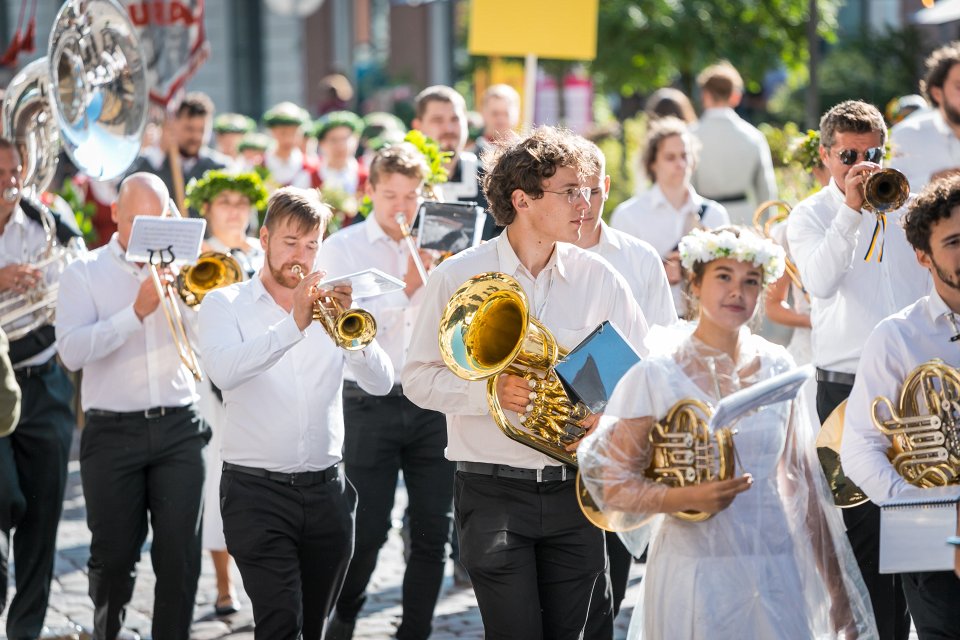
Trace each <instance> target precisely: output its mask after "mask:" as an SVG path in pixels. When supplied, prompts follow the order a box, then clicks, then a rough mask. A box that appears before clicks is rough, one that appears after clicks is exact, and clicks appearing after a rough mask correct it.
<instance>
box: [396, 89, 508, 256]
mask: <svg viewBox="0 0 960 640" xmlns="http://www.w3.org/2000/svg"><path fill="white" fill-rule="evenodd" d="M414 109H415V111H416V117H414V119H413V128H414V129H417V130H418V131H421V132H423V134H424V135H426V136H428V137H430V138H433V139H434V140H435V141H436V143H437V144H438V145H440V149H441V150H443V151H447V152H450V153H452V154H453V156H452V157H451V158H450V160H449V161H448V162H447V164H446V167H445V168H446V170H447V181H446V182H444V183H443V184H441V185H440V190H441V192H442V193H443V199H444V200H446V201H447V202H455V201H460V202H476V203H477V204H478V205H480V206H481V207H483V209H484V210H486V209H487V199H486V197H485V196H484V194H483V190H482V189H481V188H480V183H481V182H482V181H483V168H482V167H481V166H480V161H479V160H478V159H477V156H476V154H473V153H471V152H469V151H464V146H465V145H466V144H467V106H466V103H465V102H464V100H463V96H461V95H460V94H459V93H457V92H456V90H454V89H451V88H450V87H446V86H443V85H439V84H438V85H434V86H432V87H427V88H426V89H424V90H423V91H421V92H420V93H419V94H417V97H416V99H415V100H414ZM500 230H501V227H498V226H497V225H496V223H495V222H494V220H493V216H492V215H490V212H489V211H488V212H487V219H486V222H485V224H484V227H483V239H484V240H489V239H490V238H492V237H494V236H496V235H498V234H499V233H500Z"/></svg>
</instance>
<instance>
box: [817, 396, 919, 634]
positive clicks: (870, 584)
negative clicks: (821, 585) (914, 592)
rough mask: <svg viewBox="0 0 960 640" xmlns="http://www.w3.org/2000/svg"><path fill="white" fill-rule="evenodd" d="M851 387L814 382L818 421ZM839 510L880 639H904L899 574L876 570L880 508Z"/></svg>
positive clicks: (907, 627)
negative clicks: (865, 586)
mask: <svg viewBox="0 0 960 640" xmlns="http://www.w3.org/2000/svg"><path fill="white" fill-rule="evenodd" d="M852 388H853V387H852V386H851V385H847V384H840V383H837V382H818V383H817V414H819V416H820V422H821V423H822V422H823V421H824V420H826V419H827V417H828V416H829V415H830V413H832V412H833V410H834V409H836V408H837V406H838V405H839V404H840V403H841V402H843V401H844V400H846V399H847V397H848V396H849V395H850V390H851V389H852ZM841 511H842V513H843V522H844V524H846V526H847V539H848V540H850V546H851V547H853V555H854V556H855V557H856V558H857V564H858V565H859V566H860V573H861V574H862V575H863V581H864V583H866V585H867V591H869V592H870V601H871V603H872V604H873V613H874V616H875V617H876V619H877V630H878V631H879V632H880V640H906V638H907V637H908V636H909V635H910V614H909V613H907V600H906V597H905V596H904V594H903V588H902V587H901V584H900V582H901V581H900V576H899V575H898V574H881V573H880V508H879V507H878V506H877V505H875V504H873V503H872V502H866V503H864V504H862V505H860V506H859V507H850V508H849V509H842V510H841Z"/></svg>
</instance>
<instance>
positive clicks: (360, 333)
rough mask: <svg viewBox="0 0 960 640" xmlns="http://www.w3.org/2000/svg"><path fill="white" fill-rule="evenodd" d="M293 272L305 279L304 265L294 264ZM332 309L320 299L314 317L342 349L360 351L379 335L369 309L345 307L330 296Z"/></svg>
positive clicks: (314, 309) (314, 308)
mask: <svg viewBox="0 0 960 640" xmlns="http://www.w3.org/2000/svg"><path fill="white" fill-rule="evenodd" d="M293 272H294V273H295V274H296V275H297V277H299V278H300V279H301V280H303V279H304V278H305V277H306V276H305V274H304V270H303V267H301V266H300V265H298V264H295V265H293ZM330 304H331V306H332V308H331V309H328V308H327V307H325V306H323V304H322V303H321V302H320V301H319V300H318V301H317V303H316V304H315V305H314V307H313V319H314V320H316V321H318V322H319V323H320V324H322V325H323V328H324V330H326V332H327V335H329V336H330V338H331V339H332V340H333V342H334V344H336V345H337V346H338V347H340V348H341V349H345V350H347V351H359V350H361V349H363V348H364V347H366V346H367V345H368V344H370V343H371V342H373V339H374V338H375V337H376V335H377V321H376V319H374V317H373V315H372V314H371V313H370V312H369V311H365V310H363V309H344V308H343V305H341V304H340V303H339V302H338V301H337V299H336V298H330Z"/></svg>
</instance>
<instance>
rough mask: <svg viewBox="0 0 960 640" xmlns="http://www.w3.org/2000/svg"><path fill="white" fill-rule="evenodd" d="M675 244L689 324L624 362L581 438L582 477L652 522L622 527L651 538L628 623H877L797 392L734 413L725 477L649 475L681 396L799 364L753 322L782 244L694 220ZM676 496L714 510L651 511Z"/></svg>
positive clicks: (773, 631) (661, 628)
mask: <svg viewBox="0 0 960 640" xmlns="http://www.w3.org/2000/svg"><path fill="white" fill-rule="evenodd" d="M680 253H681V259H682V262H683V264H684V267H685V268H687V269H688V270H690V271H691V272H692V273H691V291H692V293H693V295H694V298H695V300H696V301H697V303H698V304H699V311H698V322H697V324H696V326H695V328H694V329H693V333H692V334H686V335H682V336H679V335H678V336H677V337H676V338H675V339H674V340H673V343H674V346H673V347H672V348H668V349H667V350H666V351H665V352H663V353H662V355H653V354H651V356H650V357H648V358H647V359H646V360H644V361H642V362H640V363H639V364H637V365H636V366H635V367H634V368H633V369H631V370H630V372H629V373H628V374H627V375H626V376H625V377H624V379H623V380H621V382H620V384H619V385H618V386H617V388H616V391H615V392H614V394H613V397H612V398H611V400H610V404H609V405H608V406H607V413H606V416H605V418H604V420H603V421H602V423H601V426H600V427H599V428H598V429H597V431H596V432H595V433H593V434H592V435H590V436H589V437H588V438H586V439H585V440H584V441H583V443H582V444H581V446H580V448H579V450H578V458H579V462H580V472H581V475H582V479H583V481H584V483H585V484H586V487H587V488H588V489H589V490H590V493H591V495H592V496H593V497H594V498H595V499H596V501H597V502H598V504H599V506H600V507H601V509H602V510H604V511H605V512H607V513H613V512H616V513H619V514H621V515H626V516H627V517H632V518H633V520H634V521H635V522H637V523H639V522H642V521H646V522H647V524H645V525H644V526H643V527H641V528H640V529H636V530H634V531H632V532H631V533H629V534H626V535H624V536H623V537H624V540H625V541H626V542H627V543H628V547H629V548H630V549H631V551H633V553H634V554H635V555H639V554H640V553H641V552H642V551H643V547H645V546H646V542H647V541H648V540H651V538H652V543H651V546H650V551H649V554H648V558H649V560H648V563H647V570H646V576H645V579H644V582H643V587H642V593H641V596H640V600H639V602H638V605H637V607H636V608H635V610H634V618H633V620H632V621H631V627H630V637H631V638H648V639H653V640H656V639H660V638H671V639H684V638H690V639H694V638H698V639H699V638H710V639H715V638H737V639H738V640H743V639H750V638H756V639H757V640H771V639H780V638H782V639H789V640H793V639H796V640H801V639H802V640H809V639H811V638H844V639H846V638H873V637H876V630H875V625H874V622H873V618H872V614H871V613H870V606H869V599H868V596H867V592H866V588H865V587H864V585H863V581H862V579H861V578H860V574H859V571H858V569H857V565H856V562H855V561H854V558H853V554H852V551H851V550H850V547H849V544H848V542H847V539H846V536H845V535H844V532H843V523H842V520H841V519H840V516H839V512H838V511H837V510H836V509H835V508H834V507H833V506H832V500H831V498H830V493H829V491H828V490H827V487H826V483H825V481H824V478H823V474H822V473H821V472H820V469H819V464H818V463H817V460H816V453H815V449H814V445H813V437H814V427H813V425H812V424H811V423H810V421H809V419H808V416H807V415H806V409H805V407H804V405H803V403H801V402H798V401H787V402H781V403H778V404H773V405H769V406H767V407H765V408H763V409H760V410H758V411H756V412H754V413H751V414H748V415H747V416H745V417H744V418H742V419H740V420H739V421H738V422H737V423H736V425H735V426H736V433H735V435H734V442H735V445H736V450H737V466H738V467H739V469H738V471H737V473H738V474H739V475H737V476H736V477H734V478H732V479H728V480H721V481H713V482H706V483H703V484H699V485H690V486H684V487H671V486H667V485H665V484H659V483H655V482H654V481H652V480H651V479H649V478H648V477H647V476H646V475H645V473H644V472H645V470H646V469H647V467H648V466H649V464H650V461H651V455H652V451H651V445H650V439H649V435H650V431H651V429H652V427H653V425H654V423H655V421H657V420H661V419H663V418H664V417H665V416H666V414H667V412H668V410H669V409H670V408H671V407H672V406H673V405H674V404H675V403H677V402H678V401H680V400H683V399H688V398H692V399H696V400H699V401H702V402H704V403H706V404H707V405H709V406H711V407H715V406H716V404H717V402H718V401H719V400H720V399H721V398H723V397H725V396H727V395H729V394H731V393H733V392H735V391H737V390H739V389H741V388H744V387H747V386H750V385H753V384H755V383H757V382H759V381H762V380H765V379H767V378H769V377H771V376H774V375H776V374H778V373H782V372H784V371H786V370H788V369H790V368H792V367H793V361H792V359H791V358H790V356H789V355H788V354H787V353H786V351H785V350H784V349H783V348H782V347H779V346H777V345H774V344H772V343H769V342H767V341H766V340H764V339H763V338H760V337H759V336H755V335H752V334H751V333H750V331H749V329H747V324H748V322H749V321H750V320H751V318H752V316H753V315H754V312H755V310H756V307H757V301H758V298H759V297H760V295H761V292H762V290H763V286H764V284H767V283H769V282H772V281H774V280H776V279H777V278H778V277H780V275H781V274H782V273H783V251H782V249H780V248H779V247H778V246H776V245H775V244H774V243H772V242H770V241H768V240H762V239H760V238H758V237H757V236H755V235H754V234H753V233H751V232H749V231H747V230H745V229H740V228H735V227H733V228H726V229H723V230H718V231H694V232H692V233H691V235H689V236H687V237H685V238H684V239H683V241H682V242H681V244H680ZM666 341H669V340H664V337H663V336H660V337H658V338H655V339H654V340H648V341H647V342H648V343H652V342H657V343H659V344H660V345H662V344H664V342H666ZM678 341H679V344H678V343H677V342H678ZM648 346H649V345H648ZM698 453H700V454H702V451H700V452H698ZM683 510H695V511H701V512H705V513H709V514H713V515H712V517H710V518H709V519H707V520H705V521H701V522H690V521H686V520H681V519H679V518H676V517H673V516H670V515H665V516H664V515H658V514H671V513H675V512H678V511H683Z"/></svg>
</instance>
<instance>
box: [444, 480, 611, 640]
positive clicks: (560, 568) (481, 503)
mask: <svg viewBox="0 0 960 640" xmlns="http://www.w3.org/2000/svg"><path fill="white" fill-rule="evenodd" d="M454 514H455V516H454V517H455V521H456V525H457V529H458V530H459V534H460V560H461V562H463V566H464V567H465V568H466V569H467V572H468V573H469V574H470V579H471V580H472V581H473V589H474V592H475V593H476V596H477V603H478V604H479V606H480V616H481V618H482V619H483V630H484V637H485V638H486V639H487V640H497V639H501V638H523V639H524V640H541V639H543V638H548V639H549V640H567V639H574V638H579V637H580V636H581V634H582V633H583V629H584V626H585V625H586V622H587V613H588V611H589V609H590V601H591V594H592V593H593V588H594V585H595V584H596V582H597V580H599V579H602V578H601V577H602V575H603V570H604V565H605V560H606V552H605V546H604V537H603V531H601V530H600V529H598V528H596V527H595V526H593V525H592V524H590V522H589V521H588V520H587V519H586V518H585V517H584V516H583V513H582V512H581V511H580V507H579V505H578V504H577V497H576V489H575V483H574V480H573V478H571V479H569V480H566V481H557V482H541V483H538V482H536V481H534V480H514V479H510V478H502V477H500V478H495V477H493V476H486V475H480V474H473V473H464V472H462V471H458V472H457V473H456V482H455V483H454ZM611 613H612V611H611Z"/></svg>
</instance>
